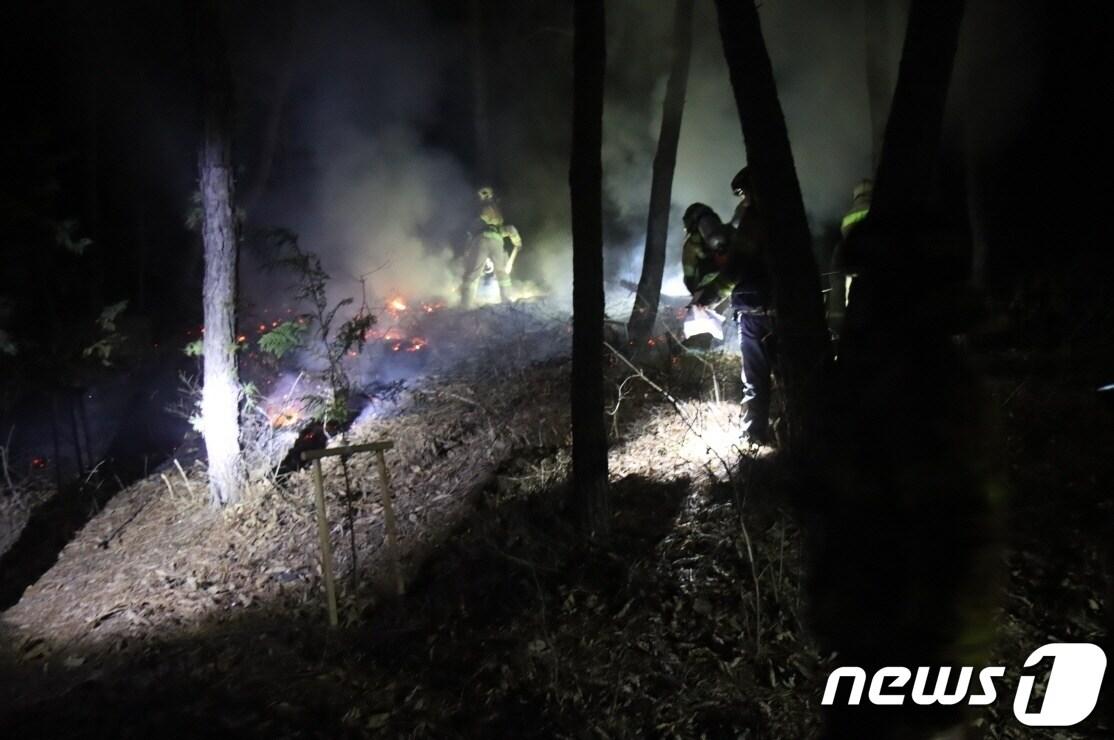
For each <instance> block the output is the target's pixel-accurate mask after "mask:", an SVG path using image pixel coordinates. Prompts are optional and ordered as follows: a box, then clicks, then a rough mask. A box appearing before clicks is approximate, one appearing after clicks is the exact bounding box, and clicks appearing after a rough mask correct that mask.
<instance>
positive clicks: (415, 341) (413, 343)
mask: <svg viewBox="0 0 1114 740" xmlns="http://www.w3.org/2000/svg"><path fill="white" fill-rule="evenodd" d="M427 344H429V342H427V341H426V340H425V339H422V338H421V337H411V338H410V346H409V347H407V348H406V351H407V352H418V351H420V350H422V349H424V348H425V346H426V345H427Z"/></svg>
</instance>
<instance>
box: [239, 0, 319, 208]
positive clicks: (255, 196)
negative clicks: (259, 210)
mask: <svg viewBox="0 0 1114 740" xmlns="http://www.w3.org/2000/svg"><path fill="white" fill-rule="evenodd" d="M304 18H305V4H304V3H301V2H298V3H295V5H294V9H293V13H292V14H291V20H290V26H289V28H288V29H287V37H286V47H285V52H286V56H285V57H284V59H283V61H282V66H281V68H280V69H279V72H278V76H277V77H276V78H275V87H274V90H273V91H272V92H271V99H270V106H269V107H268V110H267V124H266V126H265V127H264V129H263V136H262V145H261V147H260V149H259V162H258V169H257V171H256V173H255V179H254V180H253V181H252V184H251V187H249V188H248V189H247V195H246V197H245V198H244V199H243V208H244V210H245V211H246V212H247V213H248V214H251V213H252V211H254V210H255V207H256V206H257V205H259V201H260V200H262V199H263V194H264V193H265V192H266V191H267V185H268V183H269V182H270V180H271V170H272V169H273V168H274V163H275V153H276V152H277V151H278V145H279V134H280V133H281V132H282V110H283V108H284V107H285V106H286V99H287V98H288V97H289V95H290V85H291V83H292V82H293V80H294V66H295V64H294V63H295V59H296V57H297V56H298V42H299V39H300V36H299V33H300V32H301V29H302V23H303V22H304Z"/></svg>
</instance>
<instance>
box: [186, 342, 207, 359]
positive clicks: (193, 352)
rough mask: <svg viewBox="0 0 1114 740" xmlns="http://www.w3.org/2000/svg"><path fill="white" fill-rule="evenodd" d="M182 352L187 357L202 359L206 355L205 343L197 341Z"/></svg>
mask: <svg viewBox="0 0 1114 740" xmlns="http://www.w3.org/2000/svg"><path fill="white" fill-rule="evenodd" d="M182 351H183V352H185V353H186V356H187V357H201V355H202V354H204V353H205V341H204V340H202V339H195V340H193V341H192V342H190V343H189V344H187V345H186V346H185V347H183V348H182Z"/></svg>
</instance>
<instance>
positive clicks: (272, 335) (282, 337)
mask: <svg viewBox="0 0 1114 740" xmlns="http://www.w3.org/2000/svg"><path fill="white" fill-rule="evenodd" d="M305 333H306V326H305V324H300V323H298V322H297V321H285V322H283V323H281V324H279V325H278V326H276V327H275V328H274V329H271V330H270V331H269V332H267V333H266V334H264V335H263V336H261V337H259V349H261V350H263V351H264V352H266V353H267V354H269V355H272V356H273V357H275V358H278V359H281V358H282V357H284V356H285V355H287V354H289V353H290V352H293V351H294V350H295V349H297V348H298V347H300V346H301V345H302V341H303V339H304V337H305Z"/></svg>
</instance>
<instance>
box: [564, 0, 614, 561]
mask: <svg viewBox="0 0 1114 740" xmlns="http://www.w3.org/2000/svg"><path fill="white" fill-rule="evenodd" d="M574 18H575V29H576V31H575V33H576V37H575V41H574V47H573V122H572V125H573V129H572V154H571V160H572V161H571V163H570V166H569V192H570V196H571V201H572V239H573V298H572V300H573V338H572V389H571V390H572V392H571V399H572V473H573V496H574V505H575V507H576V509H577V512H578V514H579V516H580V518H581V522H582V524H583V528H584V532H585V534H586V536H587V537H588V538H589V539H592V540H597V541H602V540H606V539H607V537H608V536H609V534H610V529H611V507H610V501H609V497H608V488H607V427H606V424H605V421H604V411H603V406H604V402H603V370H604V368H603V341H604V338H603V318H604V293H603V164H602V151H601V150H602V143H603V75H604V65H605V59H606V48H605V45H604V39H605V36H604V5H603V0H576V2H575V5H574Z"/></svg>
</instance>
